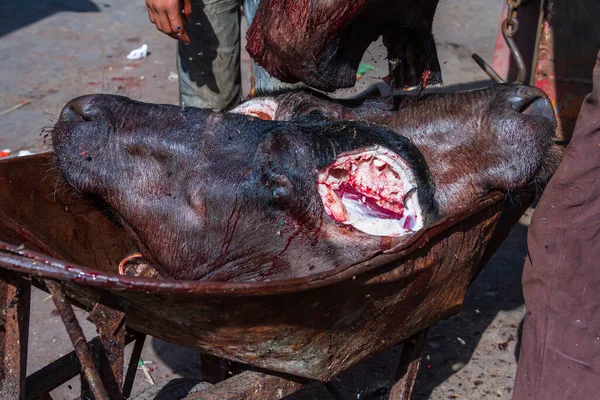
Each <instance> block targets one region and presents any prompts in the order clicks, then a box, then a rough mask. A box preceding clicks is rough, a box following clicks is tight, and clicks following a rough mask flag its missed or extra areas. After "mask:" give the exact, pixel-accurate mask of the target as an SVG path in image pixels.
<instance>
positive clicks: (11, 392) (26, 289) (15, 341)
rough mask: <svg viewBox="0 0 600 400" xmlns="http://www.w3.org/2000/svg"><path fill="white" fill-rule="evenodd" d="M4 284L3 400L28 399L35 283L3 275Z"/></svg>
mask: <svg viewBox="0 0 600 400" xmlns="http://www.w3.org/2000/svg"><path fill="white" fill-rule="evenodd" d="M3 278H4V279H5V280H4V281H0V399H24V398H25V377H26V369H27V341H28V338H29V305H30V300H31V282H30V281H28V280H25V279H23V278H18V277H16V276H14V275H12V274H11V275H9V274H6V275H4V274H3Z"/></svg>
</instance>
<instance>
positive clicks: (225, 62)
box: [177, 0, 242, 111]
mask: <svg viewBox="0 0 600 400" xmlns="http://www.w3.org/2000/svg"><path fill="white" fill-rule="evenodd" d="M186 31H187V33H188V35H189V37H190V39H191V43H190V44H189V45H187V46H186V45H185V44H183V43H181V42H179V44H178V48H177V50H178V52H177V53H178V54H177V67H178V71H179V102H180V104H181V105H185V106H192V107H202V108H211V109H213V110H217V111H220V110H224V109H227V108H229V107H231V106H233V105H234V104H235V103H236V102H238V101H239V99H240V97H241V90H242V86H241V75H240V1H239V0H204V1H194V2H193V9H192V15H191V16H190V23H189V25H188V26H186Z"/></svg>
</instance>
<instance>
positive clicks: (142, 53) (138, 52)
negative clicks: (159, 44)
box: [127, 44, 148, 60]
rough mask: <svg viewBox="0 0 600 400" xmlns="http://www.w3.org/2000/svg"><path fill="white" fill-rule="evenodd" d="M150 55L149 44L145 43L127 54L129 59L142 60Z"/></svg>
mask: <svg viewBox="0 0 600 400" xmlns="http://www.w3.org/2000/svg"><path fill="white" fill-rule="evenodd" d="M147 55H148V45H147V44H143V45H142V46H141V47H138V48H137V49H135V50H131V52H130V53H129V54H127V59H128V60H140V59H142V58H144V57H146V56H147Z"/></svg>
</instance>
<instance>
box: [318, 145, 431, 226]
mask: <svg viewBox="0 0 600 400" xmlns="http://www.w3.org/2000/svg"><path fill="white" fill-rule="evenodd" d="M317 185H318V190H319V194H320V195H321V201H322V202H323V207H324V208H325V212H326V213H327V214H328V215H329V216H330V217H331V218H332V219H333V220H334V221H336V222H338V223H340V224H344V225H349V226H352V227H354V228H355V229H358V230H360V231H362V232H365V233H367V234H369V235H375V236H394V237H398V236H403V235H406V234H410V233H412V232H415V231H417V230H419V229H421V228H422V227H423V213H422V210H421V205H420V204H419V199H418V195H417V190H418V188H417V182H416V179H415V177H414V174H413V173H412V171H411V168H410V166H409V165H408V164H407V163H406V161H404V160H403V159H402V158H401V157H400V156H399V155H397V154H395V153H394V152H392V151H390V150H388V149H386V148H384V147H381V146H375V147H373V148H368V149H363V150H359V151H356V152H352V153H344V154H342V155H340V156H339V157H337V158H336V160H335V161H334V162H333V163H332V164H331V165H328V166H327V167H325V168H323V169H322V170H321V171H319V174H318V182H317Z"/></svg>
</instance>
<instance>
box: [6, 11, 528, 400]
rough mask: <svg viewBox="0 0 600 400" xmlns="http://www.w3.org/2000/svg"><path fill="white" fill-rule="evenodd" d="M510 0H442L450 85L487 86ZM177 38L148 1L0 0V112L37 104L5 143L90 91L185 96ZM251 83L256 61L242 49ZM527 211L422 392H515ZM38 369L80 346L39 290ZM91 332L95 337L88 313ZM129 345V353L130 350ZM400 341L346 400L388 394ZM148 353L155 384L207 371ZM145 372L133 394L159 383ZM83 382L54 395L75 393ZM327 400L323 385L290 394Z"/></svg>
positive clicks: (439, 30) (171, 352) (433, 352)
mask: <svg viewBox="0 0 600 400" xmlns="http://www.w3.org/2000/svg"><path fill="white" fill-rule="evenodd" d="M502 3H503V1H502V0H453V1H442V2H441V3H440V7H439V11H438V15H437V17H436V21H435V30H434V33H435V35H436V40H437V44H438V52H439V57H440V62H441V63H442V70H443V74H444V81H445V84H446V85H447V86H455V85H457V87H460V88H468V87H478V86H482V85H487V84H489V81H488V80H487V77H486V75H485V74H484V73H483V72H481V71H480V70H479V68H478V67H477V66H476V65H475V63H474V62H473V61H472V60H471V58H470V56H471V53H473V52H477V53H478V54H480V55H481V56H482V57H483V58H484V59H486V60H490V61H491V59H492V54H493V48H494V44H495V39H496V35H497V27H498V25H499V21H500V17H501V16H500V12H501V9H502ZM144 43H146V44H148V46H149V50H150V55H149V56H148V57H147V58H145V59H143V60H140V61H135V62H131V61H128V60H126V58H125V55H126V54H127V53H129V51H130V50H132V49H134V48H137V47H139V46H140V45H141V44H144ZM174 56H175V43H174V41H173V40H172V39H170V38H168V37H166V36H164V35H162V34H161V33H159V32H158V31H156V30H155V28H154V27H153V26H152V25H151V24H150V23H149V22H148V19H147V13H146V11H145V6H144V1H143V0H135V1H134V0H102V1H93V2H92V1H89V0H60V1H59V0H53V1H45V0H21V1H18V2H17V1H13V0H0V68H1V71H2V74H1V75H0V93H1V95H0V111H2V110H5V109H8V108H10V107H13V106H15V105H17V104H19V103H21V102H22V101H24V100H30V101H31V103H30V104H28V105H26V106H24V107H22V108H20V109H18V110H16V111H13V112H10V113H8V114H6V115H2V116H0V150H1V149H4V148H9V149H11V150H13V151H17V150H20V149H31V150H33V151H43V150H44V144H43V141H42V139H41V135H40V132H41V130H42V128H43V127H45V126H48V125H50V124H52V123H53V122H54V121H55V119H56V116H57V115H58V113H59V112H60V109H61V108H62V106H63V105H64V104H65V103H66V102H67V101H68V100H70V99H71V98H73V97H76V96H79V95H82V94H87V93H92V92H103V93H124V94H126V95H128V96H130V97H132V98H135V99H139V100H142V101H147V102H160V103H177V81H176V68H175V57H174ZM381 56H382V47H381V46H380V45H378V44H375V45H373V46H372V47H371V49H370V50H369V51H368V52H367V54H366V55H365V61H366V62H369V63H371V64H373V65H374V66H375V67H376V68H377V69H376V70H375V71H370V72H368V73H367V75H366V76H365V77H364V78H363V79H362V80H361V81H360V82H359V85H358V86H357V88H355V89H349V90H343V91H340V92H339V93H337V94H336V95H339V96H350V95H353V94H354V93H356V92H358V91H360V90H362V89H363V88H365V87H366V86H368V85H370V84H373V83H376V82H378V79H379V78H380V77H382V76H384V75H385V74H386V64H385V60H384V59H383V57H381ZM242 66H243V78H244V88H245V91H246V93H247V91H248V86H249V79H248V72H249V60H248V57H247V54H245V53H244V54H243V62H242ZM527 226H528V216H527V215H526V216H525V217H524V218H523V219H522V221H521V223H520V224H519V225H517V227H516V228H515V229H514V231H513V232H512V234H511V235H510V237H509V238H508V239H507V240H506V242H505V243H504V245H503V246H502V248H501V249H500V250H499V251H498V253H497V254H496V256H495V257H494V258H493V260H492V261H491V262H490V263H489V264H488V265H487V267H486V268H485V269H484V271H483V272H482V274H481V275H480V276H479V277H478V278H477V280H476V281H475V282H474V284H473V285H472V287H471V288H470V289H469V292H468V294H467V298H466V301H465V304H464V307H463V310H462V312H461V314H460V315H458V316H456V317H453V318H450V319H448V320H446V321H442V322H440V323H438V324H437V325H435V326H434V327H433V328H432V329H431V330H430V332H429V336H428V338H429V341H428V345H427V348H426V354H425V359H424V360H423V363H422V368H421V371H420V374H419V378H418V380H417V383H416V387H415V395H414V398H415V399H448V398H459V399H473V400H477V399H484V398H496V399H510V398H511V388H512V385H513V381H514V374H515V369H516V360H517V356H518V354H517V351H516V349H517V348H518V337H519V330H520V326H521V322H522V319H523V315H524V305H523V298H522V294H521V286H520V277H521V271H522V265H523V261H524V258H525V255H526V245H525V240H526V235H527ZM32 304H33V312H32V315H31V330H30V338H31V340H30V343H29V361H28V373H31V372H34V371H35V370H37V369H38V368H40V367H42V366H44V365H46V364H48V363H50V362H51V361H53V360H54V359H56V358H57V357H59V356H62V355H64V354H66V353H68V352H69V351H71V349H72V348H71V345H70V343H69V340H68V337H67V335H66V332H65V329H64V327H63V325H62V322H61V321H60V318H59V317H58V316H57V314H56V313H55V312H54V311H53V305H52V301H51V300H49V298H48V295H47V294H46V293H44V292H41V291H37V290H36V291H34V293H33V296H32ZM77 314H78V316H79V317H80V318H79V319H80V320H81V321H82V323H83V324H84V330H85V334H86V337H87V338H88V339H89V338H91V337H93V336H94V335H95V329H94V327H93V326H92V325H91V324H90V323H87V321H85V317H86V313H84V312H82V311H80V310H78V311H77ZM129 350H131V349H129ZM399 350H400V348H393V349H390V350H388V351H387V352H385V353H383V354H381V355H378V356H376V357H374V358H373V359H371V360H367V361H365V362H363V363H362V364H361V365H359V366H357V367H355V368H353V369H351V370H350V371H347V372H346V373H344V374H342V376H340V378H339V379H338V380H336V381H335V382H334V384H335V385H336V387H338V389H339V390H340V391H342V392H343V393H344V394H345V395H346V397H347V398H348V399H351V398H352V399H359V398H360V399H366V398H371V399H377V398H385V395H386V393H387V390H388V388H389V386H390V385H391V383H392V376H393V372H394V370H395V367H396V363H397V356H398V355H399ZM142 359H143V360H144V361H145V362H146V364H145V365H146V366H147V367H148V369H149V374H150V376H151V377H152V379H153V381H155V382H160V381H163V380H166V379H172V378H176V377H198V376H199V374H200V363H199V358H198V355H197V353H196V352H193V351H190V350H188V349H185V348H181V347H178V346H175V345H172V344H169V343H165V342H162V341H160V340H157V339H150V340H148V341H147V342H146V346H145V348H144V351H143V354H142ZM150 386H151V383H150V382H149V381H148V380H147V378H146V376H145V375H144V373H143V372H142V371H141V370H139V371H138V375H137V377H136V384H135V387H134V395H135V393H139V392H141V391H142V390H145V389H146V388H148V387H150ZM78 387H79V386H78V381H77V379H74V380H72V381H71V382H69V383H68V384H65V385H63V386H62V387H60V388H58V389H56V390H55V391H53V392H52V396H53V398H54V399H74V398H76V397H77V395H78ZM292 397H293V398H294V399H329V398H330V397H329V395H328V394H327V393H326V392H325V390H324V389H323V387H322V386H320V385H319V384H316V385H313V386H312V387H310V388H308V389H306V390H304V391H302V392H300V393H298V394H296V395H294V396H292Z"/></svg>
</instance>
